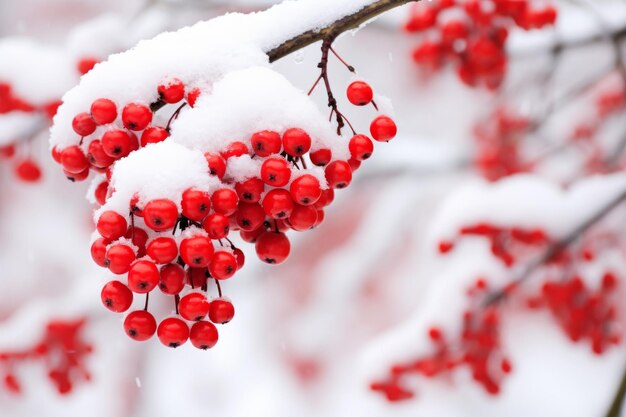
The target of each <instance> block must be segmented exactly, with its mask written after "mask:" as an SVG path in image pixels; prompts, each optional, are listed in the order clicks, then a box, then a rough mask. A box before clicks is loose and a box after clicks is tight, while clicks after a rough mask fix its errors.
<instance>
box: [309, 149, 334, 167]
mask: <svg viewBox="0 0 626 417" xmlns="http://www.w3.org/2000/svg"><path fill="white" fill-rule="evenodd" d="M310 158H311V162H312V163H313V165H317V166H318V167H323V166H326V165H328V163H329V162H330V160H331V159H332V158H333V153H332V152H331V151H330V149H325V148H323V149H318V150H317V151H315V152H311V154H310Z"/></svg>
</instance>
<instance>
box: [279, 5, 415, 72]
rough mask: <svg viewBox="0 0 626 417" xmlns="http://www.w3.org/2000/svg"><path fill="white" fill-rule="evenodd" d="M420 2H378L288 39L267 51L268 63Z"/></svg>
mask: <svg viewBox="0 0 626 417" xmlns="http://www.w3.org/2000/svg"><path fill="white" fill-rule="evenodd" d="M417 1H420V0H379V1H376V2H374V3H372V4H370V5H368V6H366V7H364V8H362V9H361V10H359V11H358V12H356V13H354V14H351V15H348V16H345V17H343V18H341V19H339V20H337V21H335V22H333V23H331V24H330V25H328V26H326V27H323V28H321V29H315V30H309V31H307V32H304V33H302V34H300V35H298V36H295V37H293V38H291V39H289V40H288V41H286V42H283V43H282V44H280V45H278V46H277V47H275V48H274V49H272V50H270V51H268V53H267V55H268V56H269V57H270V62H274V61H277V60H279V59H281V58H284V57H285V56H287V55H289V54H291V53H293V52H295V51H297V50H299V49H302V48H304V47H305V46H308V45H311V44H313V43H315V42H317V41H322V40H325V39H335V38H337V36H339V35H340V34H342V33H343V32H346V31H348V30H352V29H356V28H358V27H359V26H360V25H362V24H363V23H365V22H367V21H368V20H370V19H372V18H374V17H376V16H378V15H380V14H382V13H384V12H386V11H389V10H391V9H394V8H396V7H399V6H402V5H404V4H407V3H411V2H417Z"/></svg>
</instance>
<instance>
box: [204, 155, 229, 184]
mask: <svg viewBox="0 0 626 417" xmlns="http://www.w3.org/2000/svg"><path fill="white" fill-rule="evenodd" d="M204 158H205V159H206V162H207V165H208V167H209V174H211V175H214V176H216V177H217V178H219V179H222V178H224V174H226V161H225V160H224V158H222V157H221V156H220V155H218V154H214V153H211V152H207V153H205V154H204Z"/></svg>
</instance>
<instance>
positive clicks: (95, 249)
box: [91, 237, 109, 268]
mask: <svg viewBox="0 0 626 417" xmlns="http://www.w3.org/2000/svg"><path fill="white" fill-rule="evenodd" d="M108 244H109V240H107V239H105V238H103V237H100V238H98V239H96V240H94V242H93V243H92V244H91V258H92V259H93V261H94V262H95V263H96V264H98V265H99V266H101V267H103V268H106V262H105V259H106V254H107V245H108Z"/></svg>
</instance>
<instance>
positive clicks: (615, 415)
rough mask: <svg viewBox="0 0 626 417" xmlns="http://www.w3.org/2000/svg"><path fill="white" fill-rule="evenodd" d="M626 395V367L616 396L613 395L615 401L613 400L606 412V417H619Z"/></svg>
mask: <svg viewBox="0 0 626 417" xmlns="http://www.w3.org/2000/svg"><path fill="white" fill-rule="evenodd" d="M625 396H626V369H625V370H624V374H623V375H622V380H621V381H620V383H619V387H618V388H617V391H616V392H615V396H614V397H613V401H612V402H611V406H610V407H609V410H608V411H607V412H606V417H619V416H620V411H622V406H623V404H624V397H625Z"/></svg>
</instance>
